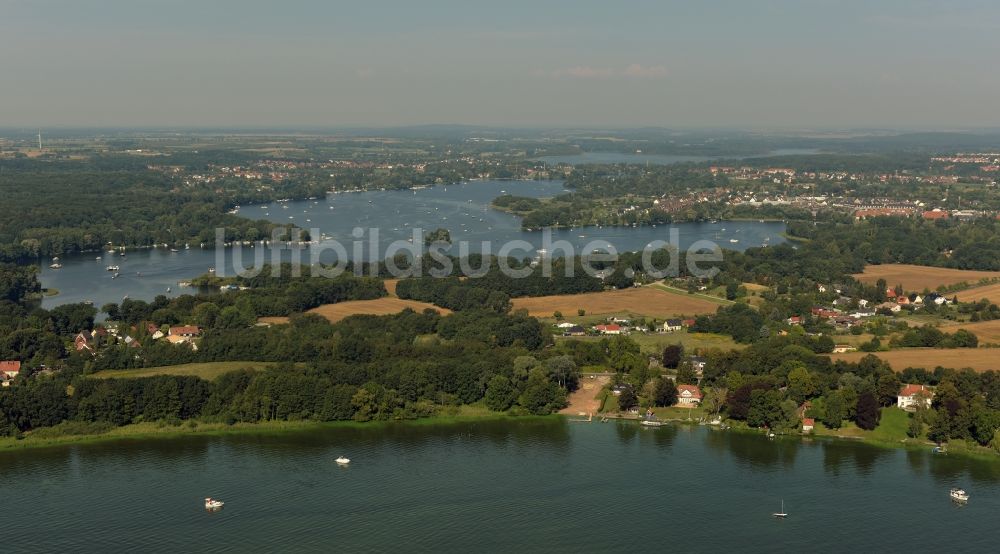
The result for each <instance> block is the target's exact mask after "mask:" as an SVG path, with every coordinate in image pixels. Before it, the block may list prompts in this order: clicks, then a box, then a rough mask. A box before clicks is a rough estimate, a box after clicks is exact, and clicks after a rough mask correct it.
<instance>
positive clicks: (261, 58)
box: [0, 0, 1000, 129]
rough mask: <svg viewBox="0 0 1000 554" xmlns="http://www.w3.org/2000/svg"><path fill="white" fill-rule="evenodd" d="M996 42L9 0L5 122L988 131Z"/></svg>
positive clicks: (0, 66)
mask: <svg viewBox="0 0 1000 554" xmlns="http://www.w3.org/2000/svg"><path fill="white" fill-rule="evenodd" d="M998 55H1000V2H996V1H964V0H955V1H949V2H940V1H936V2H925V1H923V0H901V1H875V0H872V1H847V0H844V1H833V0H828V1H822V0H795V1H752V0H743V1H723V0H718V1H713V0H704V1H701V0H699V1H683V2H680V1H678V2H674V1H659V2H652V1H650V2H641V1H627V0H625V1H615V2H611V1H606V0H605V1H597V2H591V1H587V0H577V1H555V0H553V1H545V0H534V1H530V2H522V1H520V0H503V1H497V0H493V1H490V2H478V1H476V0H465V1H435V0H424V1H412V0H405V1H378V0H370V1H364V2H361V1H358V2H332V1H318V0H312V1H306V0H282V1H280V2H277V1H274V2H262V1H257V0H239V1H235V0H199V1H187V0H175V1H155V0H122V1H117V0H116V1H102V0H91V1H88V2H79V1H76V0H30V1H29V0H0V127H16V126H25V127H30V128H35V127H144V126H160V127H162V126H170V127H296V126H299V127H303V128H305V127H359V126H360V127H367V126H372V127H380V126H402V125H419V124H469V125H490V126H506V127H580V126H594V127H619V128H620V127H636V126H664V127H677V128H702V127H704V128H719V127H726V128H775V129H777V128H784V129H789V128H790V129H811V128H848V127H850V128H900V129H903V128H907V129H909V128H921V129H936V128H949V129H956V128H974V127H998V126H1000V109H997V99H1000V71H998V70H997V68H998V63H997V59H998Z"/></svg>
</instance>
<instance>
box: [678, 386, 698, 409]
mask: <svg viewBox="0 0 1000 554" xmlns="http://www.w3.org/2000/svg"><path fill="white" fill-rule="evenodd" d="M700 404H701V389H700V388H698V386H697V385H677V405H678V406H681V407H684V408H692V407H695V406H698V405H700Z"/></svg>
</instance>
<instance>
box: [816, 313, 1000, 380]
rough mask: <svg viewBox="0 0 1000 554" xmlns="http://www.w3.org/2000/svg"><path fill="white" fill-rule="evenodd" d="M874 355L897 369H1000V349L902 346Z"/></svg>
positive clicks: (852, 355) (853, 358)
mask: <svg viewBox="0 0 1000 554" xmlns="http://www.w3.org/2000/svg"><path fill="white" fill-rule="evenodd" d="M991 323H992V322H991ZM963 327H965V328H967V327H968V326H965V325H963ZM973 332H975V331H973ZM873 354H874V355H875V356H878V357H879V358H881V359H883V360H885V361H886V362H888V363H889V365H891V366H892V369H893V370H895V371H902V370H904V369H906V368H908V367H922V368H925V369H928V370H933V369H934V368H935V367H938V366H941V367H951V368H955V369H961V368H965V367H971V368H972V369H974V370H976V371H986V370H990V369H996V370H1000V349H996V348H902V349H899V350H890V351H888V352H874V353H873ZM867 355H868V353H867V352H846V353H843V354H831V355H830V358H831V359H833V360H845V361H848V362H857V361H858V360H860V359H861V358H863V357H865V356H867Z"/></svg>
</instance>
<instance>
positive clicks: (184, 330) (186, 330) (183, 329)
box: [168, 325, 201, 335]
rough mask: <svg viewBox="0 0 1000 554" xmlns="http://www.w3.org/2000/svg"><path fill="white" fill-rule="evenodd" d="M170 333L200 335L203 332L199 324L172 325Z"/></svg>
mask: <svg viewBox="0 0 1000 554" xmlns="http://www.w3.org/2000/svg"><path fill="white" fill-rule="evenodd" d="M168 334H170V335H199V334H201V329H200V328H199V327H198V326H197V325H183V326H180V327H171V328H170V333H168Z"/></svg>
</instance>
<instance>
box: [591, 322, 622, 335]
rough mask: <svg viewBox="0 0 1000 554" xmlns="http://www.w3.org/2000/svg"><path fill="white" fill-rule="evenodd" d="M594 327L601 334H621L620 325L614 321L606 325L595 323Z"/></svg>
mask: <svg viewBox="0 0 1000 554" xmlns="http://www.w3.org/2000/svg"><path fill="white" fill-rule="evenodd" d="M594 329H595V330H597V332H598V333H601V334H602V335H620V334H622V327H621V326H620V325H616V324H614V323H611V324H608V325H596V326H594Z"/></svg>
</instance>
